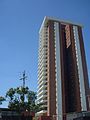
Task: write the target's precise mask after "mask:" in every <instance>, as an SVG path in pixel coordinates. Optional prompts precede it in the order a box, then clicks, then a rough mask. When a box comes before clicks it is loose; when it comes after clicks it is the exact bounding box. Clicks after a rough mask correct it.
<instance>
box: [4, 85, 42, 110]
mask: <svg viewBox="0 0 90 120" xmlns="http://www.w3.org/2000/svg"><path fill="white" fill-rule="evenodd" d="M6 98H7V99H8V100H9V105H8V107H9V108H10V109H11V110H17V111H18V112H20V111H26V110H28V111H33V112H37V111H39V110H40V105H39V104H35V100H36V98H37V97H36V93H35V92H33V91H30V90H29V88H28V87H25V88H24V87H17V88H14V89H13V88H10V89H9V90H8V91H7V93H6Z"/></svg>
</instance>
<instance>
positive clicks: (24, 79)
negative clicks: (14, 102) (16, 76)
mask: <svg viewBox="0 0 90 120" xmlns="http://www.w3.org/2000/svg"><path fill="white" fill-rule="evenodd" d="M26 78H27V76H26V73H25V70H24V72H23V76H22V78H20V80H22V81H23V88H25V81H26Z"/></svg>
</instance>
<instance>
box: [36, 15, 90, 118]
mask: <svg viewBox="0 0 90 120" xmlns="http://www.w3.org/2000/svg"><path fill="white" fill-rule="evenodd" d="M88 94H89V83H88V74H87V66H86V59H85V51H84V43H83V36H82V26H81V25H79V24H75V23H72V22H68V21H62V20H58V19H53V18H50V17H45V18H44V20H43V23H42V25H41V28H40V31H39V56H38V103H42V110H41V111H40V112H39V113H42V114H46V115H49V116H55V115H56V116H58V118H57V119H58V120H63V119H64V117H65V116H66V114H67V113H71V112H80V111H87V110H88V104H89V103H88V98H87V96H88ZM59 118H60V119H59Z"/></svg>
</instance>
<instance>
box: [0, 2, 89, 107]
mask: <svg viewBox="0 0 90 120" xmlns="http://www.w3.org/2000/svg"><path fill="white" fill-rule="evenodd" d="M44 16H52V17H55V18H60V19H64V20H70V21H73V22H76V23H81V24H82V25H83V26H84V28H83V37H84V44H85V52H86V60H87V66H88V74H89V80H90V0H0V95H2V96H4V95H5V93H6V91H7V90H8V89H9V88H10V87H17V86H21V84H22V82H21V81H20V80H19V79H20V77H21V75H22V72H23V71H24V70H26V74H27V76H28V79H27V81H26V85H28V87H29V88H30V89H31V90H34V91H37V63H38V42H39V39H38V38H39V35H38V32H39V28H40V25H41V23H42V20H43V18H44ZM6 105H7V104H6V103H4V104H3V107H6Z"/></svg>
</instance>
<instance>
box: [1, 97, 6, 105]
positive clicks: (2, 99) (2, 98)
mask: <svg viewBox="0 0 90 120" xmlns="http://www.w3.org/2000/svg"><path fill="white" fill-rule="evenodd" d="M3 101H5V98H4V97H2V96H0V105H1V104H2V102H3Z"/></svg>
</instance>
